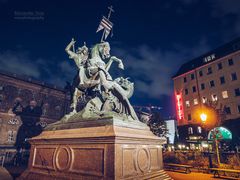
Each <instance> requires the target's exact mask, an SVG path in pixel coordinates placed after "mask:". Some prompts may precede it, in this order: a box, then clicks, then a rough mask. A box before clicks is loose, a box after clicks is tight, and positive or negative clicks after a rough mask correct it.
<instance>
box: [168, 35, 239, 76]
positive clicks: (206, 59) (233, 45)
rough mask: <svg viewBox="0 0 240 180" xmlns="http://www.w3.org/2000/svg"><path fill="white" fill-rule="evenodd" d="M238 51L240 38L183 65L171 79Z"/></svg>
mask: <svg viewBox="0 0 240 180" xmlns="http://www.w3.org/2000/svg"><path fill="white" fill-rule="evenodd" d="M238 50H240V37H239V38H236V39H234V40H233V41H231V42H229V43H226V44H224V45H222V46H220V47H218V48H216V49H214V50H212V51H209V52H207V53H205V54H203V55H201V56H199V57H197V58H195V59H193V60H191V61H189V62H187V63H185V64H183V65H182V66H181V67H180V68H179V70H178V71H177V73H176V74H175V75H174V76H173V77H172V78H175V77H177V76H180V75H182V74H184V73H186V72H189V71H191V70H193V69H196V68H198V67H201V66H203V65H206V64H208V63H211V62H213V61H216V60H218V59H220V58H222V57H224V56H227V55H229V54H231V53H234V52H236V51H238Z"/></svg>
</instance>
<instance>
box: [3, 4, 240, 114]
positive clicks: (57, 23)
mask: <svg viewBox="0 0 240 180" xmlns="http://www.w3.org/2000/svg"><path fill="white" fill-rule="evenodd" d="M110 5H113V7H114V10H115V13H113V14H112V17H111V21H112V22H113V23H114V28H113V37H112V38H110V37H109V38H108V39H107V41H109V42H110V45H111V55H115V56H117V57H119V58H121V59H123V63H124V65H125V71H122V70H119V69H118V68H117V64H113V66H112V69H111V70H110V72H111V73H112V74H113V77H117V76H119V75H120V76H124V77H130V78H131V81H133V82H134V83H135V94H134V96H133V97H132V99H131V102H132V104H133V105H155V106H161V107H162V108H163V109H162V114H163V116H165V117H166V116H171V115H174V112H175V106H174V98H173V81H172V79H171V77H172V76H173V75H174V73H176V71H177V70H178V68H179V67H180V65H181V64H182V63H184V62H186V61H189V60H191V59H193V58H195V57H197V56H199V55H201V54H202V53H204V52H207V51H209V50H212V49H213V48H216V47H218V46H220V45H222V44H224V43H226V42H228V41H231V40H233V39H234V38H236V37H239V36H240V1H239V0H204V1H203V0H176V1H170V0H132V1H131V0H113V1H106V0H81V1H80V0H67V1H64V0H62V1H60V0H46V1H44V0H41V1H40V0H31V1H30V0H29V1H26V0H22V1H20V0H15V1H12V0H0V32H1V33H0V70H4V71H8V72H14V73H16V74H24V75H28V76H32V77H34V78H35V79H38V80H42V81H45V82H48V83H51V84H54V85H58V86H60V87H64V86H65V84H66V81H71V80H72V78H73V76H74V75H75V74H76V70H77V69H76V67H75V64H74V62H73V61H71V60H70V59H68V56H67V54H66V53H65V51H64V49H65V47H66V45H67V44H68V43H69V42H70V41H71V38H72V37H74V38H75V39H76V40H77V46H82V45H83V42H84V41H85V42H86V43H87V46H88V47H91V46H92V45H94V44H95V43H98V42H100V38H101V35H102V33H98V34H96V29H97V27H98V25H99V22H100V20H101V18H102V15H107V13H108V9H107V7H108V6H110ZM24 13H25V15H23V14H24ZM23 16H26V18H23Z"/></svg>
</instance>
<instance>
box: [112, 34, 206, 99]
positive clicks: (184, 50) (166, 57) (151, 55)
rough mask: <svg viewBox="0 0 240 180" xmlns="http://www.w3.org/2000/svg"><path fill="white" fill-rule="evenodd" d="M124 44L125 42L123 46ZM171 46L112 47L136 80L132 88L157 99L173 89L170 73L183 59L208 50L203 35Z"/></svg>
mask: <svg viewBox="0 0 240 180" xmlns="http://www.w3.org/2000/svg"><path fill="white" fill-rule="evenodd" d="M122 47H125V46H122ZM173 47H174V48H173V50H169V51H164V50H162V49H161V48H157V49H152V48H150V47H149V46H147V45H142V46H139V47H137V48H129V49H123V48H113V52H112V54H113V55H117V56H118V57H121V58H123V62H124V64H125V71H126V74H127V75H128V76H130V77H131V78H132V79H133V80H134V83H135V92H136V93H137V94H138V96H139V97H149V98H157V99H160V98H161V96H163V95H167V96H169V95H171V94H172V93H173V81H172V79H171V77H172V76H173V75H174V74H175V73H176V71H177V70H178V68H180V65H181V64H183V62H184V60H186V61H189V60H191V59H193V58H194V57H196V56H199V55H201V53H204V52H206V51H207V50H209V46H208V45H207V42H206V40H205V39H204V38H203V39H202V40H201V41H199V43H197V44H196V46H194V47H186V46H183V45H180V44H175V45H173Z"/></svg>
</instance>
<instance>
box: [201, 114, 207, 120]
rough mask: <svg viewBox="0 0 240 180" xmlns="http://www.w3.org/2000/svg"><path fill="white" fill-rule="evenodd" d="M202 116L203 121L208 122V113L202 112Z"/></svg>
mask: <svg viewBox="0 0 240 180" xmlns="http://www.w3.org/2000/svg"><path fill="white" fill-rule="evenodd" d="M200 118H201V120H202V122H206V120H207V115H206V114H205V113H202V114H200Z"/></svg>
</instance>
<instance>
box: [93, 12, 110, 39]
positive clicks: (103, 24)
mask: <svg viewBox="0 0 240 180" xmlns="http://www.w3.org/2000/svg"><path fill="white" fill-rule="evenodd" d="M112 27H113V23H112V22H111V21H109V20H108V19H107V18H106V17H105V16H103V18H102V20H101V22H100V24H99V26H98V28H97V31H96V32H99V31H101V30H103V29H104V39H106V38H107V37H108V35H109V33H110V31H111V29H112Z"/></svg>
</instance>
